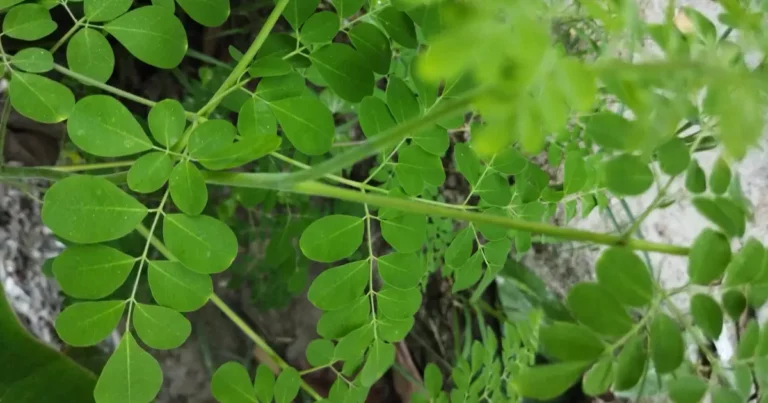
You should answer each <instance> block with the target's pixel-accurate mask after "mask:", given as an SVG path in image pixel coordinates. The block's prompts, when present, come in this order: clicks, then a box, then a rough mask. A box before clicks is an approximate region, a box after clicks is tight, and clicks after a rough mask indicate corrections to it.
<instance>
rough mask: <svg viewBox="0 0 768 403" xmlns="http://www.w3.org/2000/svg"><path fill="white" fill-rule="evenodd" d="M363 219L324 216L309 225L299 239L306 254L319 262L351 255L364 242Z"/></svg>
mask: <svg viewBox="0 0 768 403" xmlns="http://www.w3.org/2000/svg"><path fill="white" fill-rule="evenodd" d="M363 229H364V227H363V219H362V218H360V217H353V216H348V215H332V216H327V217H323V218H321V219H319V220H317V221H315V222H313V223H312V224H310V225H309V227H307V229H306V230H304V233H302V234H301V238H300V239H299V247H300V248H301V251H302V252H303V253H304V255H305V256H306V257H308V258H310V259H312V260H315V261H318V262H327V263H330V262H335V261H337V260H341V259H344V258H346V257H349V256H350V255H352V253H354V252H355V251H356V250H357V248H358V247H360V244H361V243H362V242H363Z"/></svg>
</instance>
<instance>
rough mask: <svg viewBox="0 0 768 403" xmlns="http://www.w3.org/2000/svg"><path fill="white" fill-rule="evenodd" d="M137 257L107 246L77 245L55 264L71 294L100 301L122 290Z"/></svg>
mask: <svg viewBox="0 0 768 403" xmlns="http://www.w3.org/2000/svg"><path fill="white" fill-rule="evenodd" d="M135 263H136V258H134V257H132V256H128V255H126V254H125V253H123V252H120V251H119V250H117V249H113V248H110V247H108V246H104V245H74V246H70V247H68V248H67V249H65V250H64V252H62V253H61V254H60V255H59V256H58V257H57V258H56V260H54V261H53V274H54V275H55V276H56V280H57V281H58V282H59V285H60V286H61V289H62V290H63V291H64V292H65V293H67V295H70V296H73V297H75V298H81V299H99V298H104V297H106V296H107V295H109V294H112V293H113V292H114V291H115V290H116V289H117V288H118V287H120V286H121V285H122V284H123V283H124V282H125V280H126V279H127V278H128V275H129V274H130V273H131V270H132V269H133V265H134V264H135Z"/></svg>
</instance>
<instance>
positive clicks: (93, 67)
mask: <svg viewBox="0 0 768 403" xmlns="http://www.w3.org/2000/svg"><path fill="white" fill-rule="evenodd" d="M86 4H87V3H86ZM67 64H68V65H69V68H70V69H71V70H72V71H74V72H75V73H79V74H82V75H84V76H86V77H89V78H92V79H94V80H96V81H99V82H102V83H106V82H107V80H109V78H110V77H111V76H112V72H113V71H114V69H115V53H114V52H113V51H112V46H110V44H109V41H107V38H105V37H104V35H103V34H101V32H99V31H96V30H95V29H91V28H83V29H81V30H79V31H78V32H77V33H76V34H75V36H73V37H72V39H70V40H69V44H68V45H67Z"/></svg>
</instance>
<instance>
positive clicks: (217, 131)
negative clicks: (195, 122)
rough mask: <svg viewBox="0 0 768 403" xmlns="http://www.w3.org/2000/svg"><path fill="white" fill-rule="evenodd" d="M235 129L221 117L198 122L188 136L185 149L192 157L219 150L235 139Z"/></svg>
mask: <svg viewBox="0 0 768 403" xmlns="http://www.w3.org/2000/svg"><path fill="white" fill-rule="evenodd" d="M236 134H237V129H236V128H235V126H233V125H232V123H229V122H228V121H226V120H223V119H211V120H208V121H206V122H204V123H202V124H200V125H199V126H198V127H197V128H196V129H195V130H194V131H193V132H192V134H191V135H190V136H189V144H188V145H187V150H188V151H189V155H191V156H192V157H194V158H202V157H206V156H209V155H214V154H216V153H219V152H221V151H222V150H224V149H225V148H227V147H228V146H230V145H231V144H232V142H233V141H234V140H235V135H236Z"/></svg>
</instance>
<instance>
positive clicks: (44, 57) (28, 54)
mask: <svg viewBox="0 0 768 403" xmlns="http://www.w3.org/2000/svg"><path fill="white" fill-rule="evenodd" d="M10 62H11V64H12V65H14V66H15V67H18V68H20V69H22V70H24V71H27V72H30V73H45V72H46V71H51V70H52V69H53V55H52V54H51V52H49V51H47V50H45V49H41V48H26V49H23V50H20V51H19V52H17V53H16V54H15V55H13V57H11V60H10Z"/></svg>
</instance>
